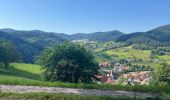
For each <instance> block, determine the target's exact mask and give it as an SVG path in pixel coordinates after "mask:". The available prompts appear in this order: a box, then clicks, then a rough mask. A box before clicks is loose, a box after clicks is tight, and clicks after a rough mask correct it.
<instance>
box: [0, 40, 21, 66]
mask: <svg viewBox="0 0 170 100" xmlns="http://www.w3.org/2000/svg"><path fill="white" fill-rule="evenodd" d="M17 60H19V54H18V52H17V50H16V47H15V46H14V45H13V44H12V43H11V42H9V41H5V40H0V62H2V63H4V64H5V67H6V68H7V67H8V66H9V63H11V62H14V61H17Z"/></svg>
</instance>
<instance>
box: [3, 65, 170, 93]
mask: <svg viewBox="0 0 170 100" xmlns="http://www.w3.org/2000/svg"><path fill="white" fill-rule="evenodd" d="M11 65H12V67H11V68H9V69H8V70H5V69H3V68H0V71H1V72H0V84H6V85H26V86H49V87H68V88H84V89H109V90H126V91H140V92H159V93H160V92H170V86H169V85H163V86H156V87H155V86H143V85H138V86H129V85H127V86H122V85H111V84H101V85H100V84H74V83H63V82H45V81H43V79H42V77H41V67H40V66H39V65H33V64H18V63H13V64H11Z"/></svg>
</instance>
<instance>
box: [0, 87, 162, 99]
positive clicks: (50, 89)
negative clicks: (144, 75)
mask: <svg viewBox="0 0 170 100" xmlns="http://www.w3.org/2000/svg"><path fill="white" fill-rule="evenodd" d="M0 91H1V92H12V93H30V92H45V93H56V94H58V93H64V94H76V95H90V96H111V97H136V98H146V97H157V96H159V94H153V93H141V92H129V91H113V90H98V89H75V88H60V87H40V86H17V85H0Z"/></svg>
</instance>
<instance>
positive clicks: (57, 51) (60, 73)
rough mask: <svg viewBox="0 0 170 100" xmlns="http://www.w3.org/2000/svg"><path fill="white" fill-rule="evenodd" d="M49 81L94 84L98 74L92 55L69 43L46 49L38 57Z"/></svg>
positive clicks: (81, 47) (38, 61) (82, 48)
mask: <svg viewBox="0 0 170 100" xmlns="http://www.w3.org/2000/svg"><path fill="white" fill-rule="evenodd" d="M36 62H37V63H39V64H40V65H42V66H43V69H44V72H43V75H44V78H45V80H47V81H63V82H73V83H80V82H82V83H92V82H94V80H95V79H96V78H95V76H96V75H97V74H98V67H97V64H96V63H95V62H94V57H93V55H92V53H91V52H90V51H88V50H86V49H85V48H84V47H83V46H80V45H78V44H73V43H69V42H65V43H60V44H57V45H55V46H54V47H52V48H48V49H46V50H45V51H44V52H43V53H42V54H40V55H39V56H38V57H37V61H36Z"/></svg>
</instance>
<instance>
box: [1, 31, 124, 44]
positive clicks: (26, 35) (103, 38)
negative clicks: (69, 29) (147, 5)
mask: <svg viewBox="0 0 170 100" xmlns="http://www.w3.org/2000/svg"><path fill="white" fill-rule="evenodd" d="M0 31H3V32H7V33H10V34H11V33H13V34H16V35H17V36H18V37H20V38H23V39H25V40H30V39H31V38H34V39H35V38H36V39H37V40H40V38H41V39H44V40H46V39H47V38H49V39H50V40H52V41H55V40H58V41H62V40H77V39H88V40H90V41H97V42H108V41H112V40H115V39H116V38H118V37H119V36H122V35H125V33H122V32H120V31H117V30H115V31H107V32H94V33H88V34H86V33H76V34H72V35H68V34H65V33H55V32H45V31H41V30H32V31H23V30H13V29H9V28H7V29H0ZM40 35H41V36H40Z"/></svg>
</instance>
